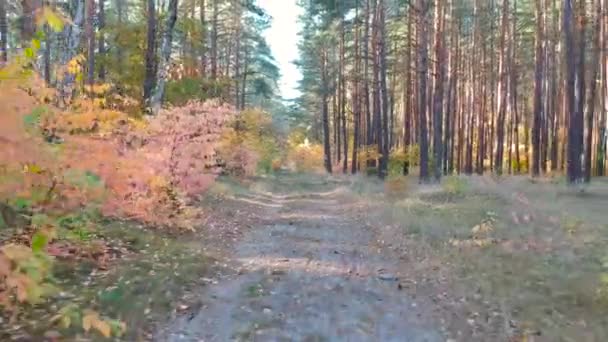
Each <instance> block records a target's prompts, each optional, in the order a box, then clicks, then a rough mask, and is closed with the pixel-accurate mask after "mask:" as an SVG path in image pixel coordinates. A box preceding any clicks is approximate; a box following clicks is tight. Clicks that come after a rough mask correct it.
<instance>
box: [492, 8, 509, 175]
mask: <svg viewBox="0 0 608 342" xmlns="http://www.w3.org/2000/svg"><path fill="white" fill-rule="evenodd" d="M508 12H509V0H503V2H502V24H501V27H500V57H499V72H498V73H499V74H498V76H499V84H498V89H499V91H498V93H499V99H498V119H497V123H496V154H495V157H494V171H495V172H496V174H498V175H501V174H502V172H503V160H504V141H505V118H506V112H507V88H508V79H507V56H506V53H505V50H506V30H507V22H508V19H507V18H508Z"/></svg>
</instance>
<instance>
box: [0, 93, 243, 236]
mask: <svg viewBox="0 0 608 342" xmlns="http://www.w3.org/2000/svg"><path fill="white" fill-rule="evenodd" d="M4 88H6V89H4ZM1 91H2V92H1V93H2V94H3V95H2V97H5V96H6V98H7V99H10V105H7V106H6V107H8V108H7V110H6V111H5V112H4V113H3V115H0V201H2V200H11V199H14V198H15V197H16V196H20V197H24V198H28V199H32V198H34V199H35V200H34V201H32V205H36V206H45V207H46V208H47V209H53V210H60V211H69V210H73V209H75V208H79V207H83V206H85V205H87V204H90V203H92V202H93V203H99V206H100V208H101V209H102V212H103V213H104V214H105V215H109V216H116V217H121V218H130V219H137V220H140V221H144V222H147V223H150V224H154V225H159V226H179V227H182V228H191V225H192V222H191V220H192V219H194V218H196V217H197V215H199V213H198V212H197V210H194V209H192V206H188V203H189V202H190V200H191V199H192V198H193V196H195V195H197V194H200V193H201V192H203V191H204V190H205V189H207V188H208V187H209V186H210V185H211V183H212V182H213V181H214V179H215V177H216V175H217V174H218V173H219V171H220V169H219V167H218V162H217V157H216V152H215V150H216V145H217V142H218V141H219V137H220V135H221V132H222V129H223V128H224V125H225V124H226V122H227V121H228V120H231V119H232V117H233V114H234V111H233V109H232V108H230V107H227V106H220V105H218V104H217V103H213V102H208V103H200V102H191V103H188V104H187V105H186V106H184V107H179V108H173V109H170V110H165V111H162V112H161V113H160V114H159V115H158V116H157V117H153V118H150V119H148V120H139V121H138V120H134V119H131V118H129V117H128V116H127V115H125V114H124V113H121V112H118V111H113V110H107V109H104V108H102V107H99V106H98V105H96V104H95V103H90V104H89V103H86V101H87V100H83V101H79V102H77V104H78V106H77V107H75V108H74V109H73V110H71V111H70V112H68V113H65V112H62V111H59V110H57V109H56V108H52V107H50V106H44V107H36V106H35V103H34V101H33V100H32V97H31V96H28V94H27V93H25V92H23V91H21V90H18V89H17V88H16V87H12V86H7V87H3V89H1ZM0 101H2V100H0ZM3 103H7V102H4V101H3ZM40 108H43V110H42V109H40ZM40 133H42V134H40ZM76 133H80V134H76Z"/></svg>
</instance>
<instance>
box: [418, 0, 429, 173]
mask: <svg viewBox="0 0 608 342" xmlns="http://www.w3.org/2000/svg"><path fill="white" fill-rule="evenodd" d="M417 7H418V10H419V16H420V17H419V20H418V26H419V27H418V30H417V31H418V35H419V37H418V59H419V64H418V67H419V69H418V70H419V71H418V126H419V132H420V139H419V141H420V182H422V183H427V182H428V181H429V143H428V128H427V127H428V126H427V119H426V115H427V77H428V75H427V70H428V63H429V61H428V26H427V25H428V12H429V9H430V4H429V2H428V0H418V6H417Z"/></svg>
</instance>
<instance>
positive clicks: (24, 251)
mask: <svg viewBox="0 0 608 342" xmlns="http://www.w3.org/2000/svg"><path fill="white" fill-rule="evenodd" d="M0 251H2V253H4V255H5V256H6V257H7V258H8V259H10V260H13V261H14V260H25V259H28V258H29V257H31V256H32V250H31V249H30V248H28V247H26V246H23V245H15V244H9V245H6V246H4V247H2V248H1V249H0Z"/></svg>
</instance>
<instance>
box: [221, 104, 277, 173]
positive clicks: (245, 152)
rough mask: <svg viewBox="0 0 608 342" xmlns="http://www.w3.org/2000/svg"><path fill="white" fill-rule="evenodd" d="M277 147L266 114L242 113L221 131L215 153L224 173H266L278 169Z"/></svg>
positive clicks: (260, 112)
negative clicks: (217, 148)
mask: <svg viewBox="0 0 608 342" xmlns="http://www.w3.org/2000/svg"><path fill="white" fill-rule="evenodd" d="M278 144H279V143H278V140H277V134H276V131H275V129H274V127H273V126H272V118H271V117H270V115H269V114H268V113H266V112H263V111H259V110H246V111H244V112H242V113H240V114H239V115H238V116H237V118H236V119H235V120H234V121H233V122H232V123H231V124H230V125H229V127H228V128H226V129H225V130H224V131H223V132H222V136H221V142H220V147H219V150H218V154H219V156H220V158H221V159H222V161H223V162H224V163H225V167H224V170H225V171H226V172H228V173H232V174H236V175H248V176H250V175H253V174H256V173H269V172H272V171H275V170H277V169H279V168H280V166H281V162H280V158H279V156H280V149H279V146H278Z"/></svg>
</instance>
